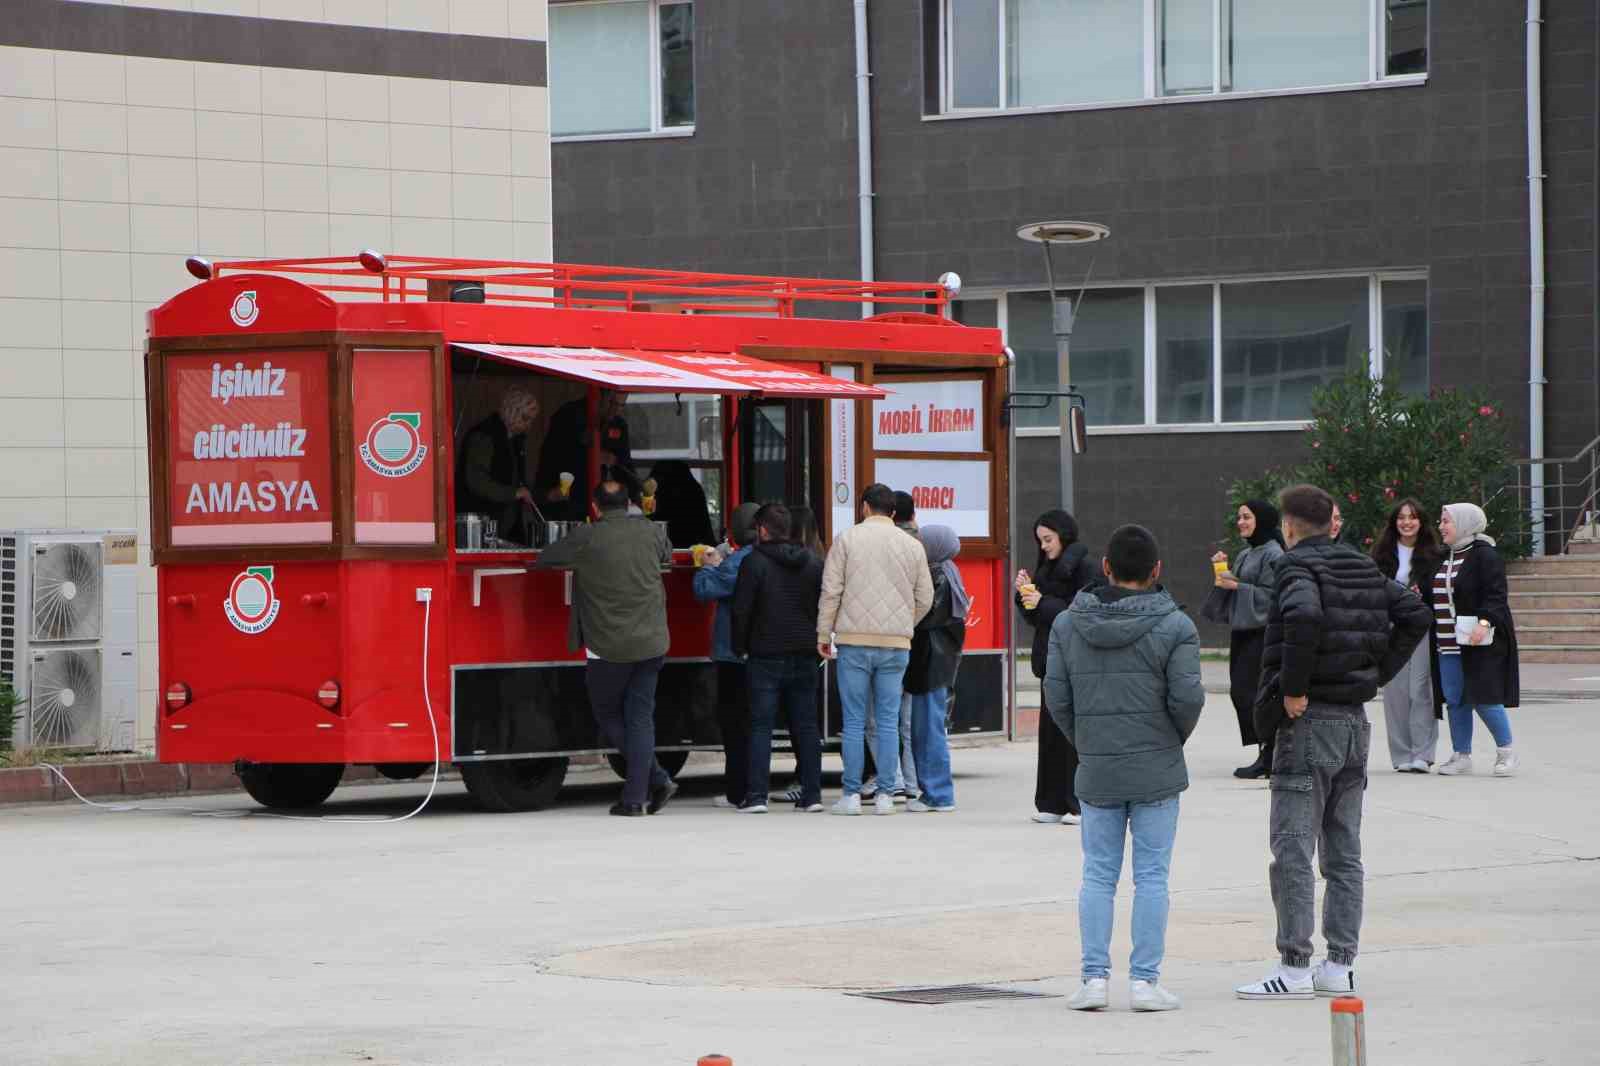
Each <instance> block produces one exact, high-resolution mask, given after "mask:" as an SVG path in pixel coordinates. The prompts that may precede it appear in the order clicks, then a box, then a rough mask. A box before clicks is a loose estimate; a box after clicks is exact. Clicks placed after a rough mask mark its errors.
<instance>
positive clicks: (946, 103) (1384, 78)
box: [602, 0, 1433, 122]
mask: <svg viewBox="0 0 1600 1066" xmlns="http://www.w3.org/2000/svg"><path fill="white" fill-rule="evenodd" d="M602 2H603V0H602ZM952 2H953V0H936V6H933V7H931V8H928V9H925V10H931V11H933V12H935V13H936V15H937V19H938V26H937V41H938V48H937V53H938V57H939V70H938V72H937V86H938V106H939V110H938V111H937V112H936V113H932V114H924V115H923V116H922V119H923V121H924V122H939V121H949V120H955V119H967V118H985V117H989V116H998V115H1030V114H1052V113H1056V112H1062V111H1101V110H1107V109H1115V108H1124V107H1152V106H1163V105H1167V104H1186V103H1201V102H1209V101H1216V100H1250V99H1258V98H1261V97H1271V96H1305V95H1310V94H1316V93H1330V92H1358V91H1361V90H1365V89H1377V88H1398V87H1405V86H1413V85H1424V84H1426V83H1427V81H1428V72H1426V71H1424V72H1423V73H1420V74H1393V75H1391V74H1389V73H1387V68H1388V24H1387V19H1386V17H1385V16H1386V14H1387V3H1388V0H1366V5H1365V7H1366V11H1367V70H1366V77H1365V79H1363V80H1361V81H1354V82H1337V83H1332V84H1327V85H1307V86H1294V87H1290V88H1281V89H1252V90H1247V91H1243V92H1232V91H1227V90H1224V89H1222V87H1221V86H1222V75H1223V53H1224V50H1225V44H1226V42H1225V41H1224V38H1223V21H1222V19H1223V14H1224V11H1225V8H1226V6H1227V4H1228V3H1229V0H1211V26H1212V34H1211V91H1210V92H1199V93H1188V94H1183V95H1177V96H1164V95H1162V91H1163V90H1162V86H1161V84H1160V82H1161V47H1162V42H1161V40H1160V24H1161V15H1162V11H1163V8H1164V5H1165V0H1139V3H1140V6H1141V8H1142V10H1143V20H1144V30H1143V34H1142V38H1143V41H1144V49H1143V53H1144V54H1143V86H1144V91H1143V95H1142V96H1139V97H1136V98H1130V99H1126V100H1108V101H1103V102H1099V103H1087V104H1035V105H1029V106H1019V105H1013V104H1009V103H1008V102H1007V99H1006V92H1007V82H1008V79H1007V69H1006V63H1007V52H1008V49H1007V47H1006V44H1007V19H1006V0H996V10H997V16H998V18H999V21H1000V35H999V55H998V57H997V63H996V66H995V71H996V77H997V78H998V90H999V92H998V99H999V100H1000V106H998V107H956V106H955V98H954V90H955V86H954V79H953V77H952V69H953V63H952V55H953V49H954V46H955V45H954V41H953V40H951V34H950V33H949V26H950V25H951V3H952ZM1427 17H1428V26H1429V30H1430V32H1431V28H1432V25H1433V5H1432V3H1430V4H1429V8H1428V13H1427ZM925 32H926V31H925ZM1430 59H1431V56H1430ZM929 80H930V83H931V81H932V79H931V77H930V79H929Z"/></svg>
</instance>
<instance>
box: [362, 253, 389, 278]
mask: <svg viewBox="0 0 1600 1066" xmlns="http://www.w3.org/2000/svg"><path fill="white" fill-rule="evenodd" d="M356 258H357V259H359V260H361V265H362V266H364V267H366V268H367V269H368V270H370V271H372V272H373V273H374V274H382V273H383V272H384V271H385V270H388V269H389V261H388V260H387V259H385V258H384V257H383V255H382V253H380V252H375V251H373V250H372V249H371V248H363V249H361V251H360V252H358V253H357V254H356Z"/></svg>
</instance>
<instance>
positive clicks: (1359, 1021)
mask: <svg viewBox="0 0 1600 1066" xmlns="http://www.w3.org/2000/svg"><path fill="white" fill-rule="evenodd" d="M1329 1010H1330V1012H1331V1018H1332V1022H1333V1066H1367V1015H1366V1006H1365V1004H1363V1003H1362V1002H1361V1000H1359V999H1358V998H1356V997H1355V996H1340V997H1339V998H1338V999H1336V1000H1334V1001H1333V1003H1332V1004H1330V1006H1329Z"/></svg>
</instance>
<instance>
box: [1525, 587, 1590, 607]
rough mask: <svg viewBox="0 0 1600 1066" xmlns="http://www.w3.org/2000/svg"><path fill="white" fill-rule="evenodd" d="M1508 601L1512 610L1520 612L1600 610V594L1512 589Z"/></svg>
mask: <svg viewBox="0 0 1600 1066" xmlns="http://www.w3.org/2000/svg"><path fill="white" fill-rule="evenodd" d="M1507 599H1509V600H1510V601H1511V610H1512V611H1513V612H1518V611H1522V610H1531V609H1535V608H1544V609H1546V610H1552V611H1562V610H1593V609H1597V608H1600V593H1592V592H1591V593H1588V594H1587V595H1586V594H1584V593H1581V592H1529V591H1526V590H1519V589H1517V588H1516V587H1512V589H1511V591H1510V593H1509V594H1508V596H1507Z"/></svg>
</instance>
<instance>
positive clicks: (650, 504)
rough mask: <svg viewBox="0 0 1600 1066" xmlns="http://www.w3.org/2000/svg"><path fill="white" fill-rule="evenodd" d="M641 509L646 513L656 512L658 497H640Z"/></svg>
mask: <svg viewBox="0 0 1600 1066" xmlns="http://www.w3.org/2000/svg"><path fill="white" fill-rule="evenodd" d="M639 509H640V510H642V511H643V512H644V513H645V514H655V513H656V498H655V497H654V496H641V497H639Z"/></svg>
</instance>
